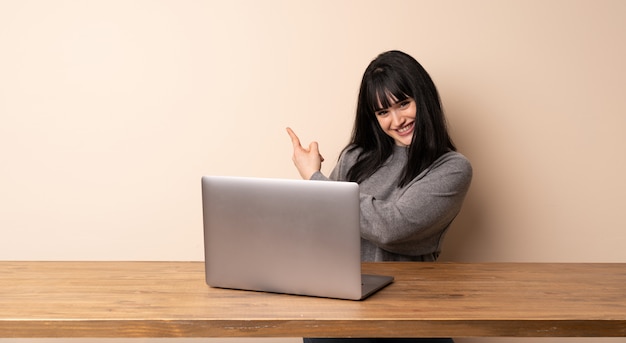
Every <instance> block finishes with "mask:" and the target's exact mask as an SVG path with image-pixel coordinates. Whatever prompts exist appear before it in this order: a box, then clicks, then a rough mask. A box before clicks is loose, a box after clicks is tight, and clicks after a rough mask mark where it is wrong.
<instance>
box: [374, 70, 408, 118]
mask: <svg viewBox="0 0 626 343" xmlns="http://www.w3.org/2000/svg"><path fill="white" fill-rule="evenodd" d="M403 81H404V80H403V79H402V78H401V77H400V75H398V74H397V73H393V72H392V71H391V70H390V69H389V68H378V69H376V70H375V71H374V73H372V77H371V79H370V82H369V85H368V87H367V99H366V101H367V105H368V107H369V109H370V110H371V111H372V112H377V111H380V110H383V109H385V108H389V107H391V106H392V105H393V104H395V103H397V102H400V101H403V100H405V99H407V98H409V97H410V95H409V93H410V92H409V88H408V87H406V85H405V82H403Z"/></svg>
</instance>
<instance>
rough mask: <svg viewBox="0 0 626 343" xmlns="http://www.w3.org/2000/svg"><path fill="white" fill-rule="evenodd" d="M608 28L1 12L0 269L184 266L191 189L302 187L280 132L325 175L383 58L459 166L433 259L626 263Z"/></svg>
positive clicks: (126, 11)
mask: <svg viewBox="0 0 626 343" xmlns="http://www.w3.org/2000/svg"><path fill="white" fill-rule="evenodd" d="M625 16H626V1H621V0H614V1H610V0H600V1H598V0H588V1H580V0H579V1H576V0H562V1H557V0H551V1H545V0H541V1H539V0H519V1H512V0H511V1H501V0H492V1H490V0H475V1H464V0H459V1H451V0H443V1H438V0H437V1H435V0H433V1H410V0H407V1H400V0H387V1H369V0H354V1H347V0H321V1H320V0H315V1H292V0H285V1H279V0H260V1H257V0H234V1H231V0H228V1H226V0H224V1H208V0H207V1H175V0H162V1H159V0H145V1H132V0H131V1H125V0H106V1H105V0H75V1H62V0H55V1H47V0H2V1H0V49H1V53H0V158H1V162H0V230H1V231H0V233H1V239H0V259H2V260H202V258H203V252H202V226H201V225H202V224H201V219H202V218H201V207H200V177H201V176H202V175H205V174H222V175H240V176H257V177H281V178H298V174H297V171H296V170H295V168H294V167H293V164H292V162H291V144H290V141H289V138H288V136H287V134H286V133H285V127H286V126H291V127H292V128H293V129H294V130H295V131H296V132H297V133H298V134H299V135H300V137H301V139H302V140H303V142H304V143H306V144H308V143H309V142H310V141H311V140H317V141H318V142H319V144H320V147H321V151H322V154H323V155H324V157H325V158H326V162H325V163H324V166H323V171H324V172H326V173H328V172H329V171H330V170H331V169H332V167H333V166H334V163H335V161H336V159H337V156H338V153H339V151H340V150H341V149H342V148H343V147H344V145H345V144H346V142H347V141H348V139H349V136H350V132H351V129H352V122H353V117H354V110H355V104H356V95H357V90H358V86H359V82H360V78H361V75H362V73H363V71H364V69H365V67H366V66H367V64H368V63H369V62H370V61H371V60H372V59H373V58H374V57H375V56H376V55H377V54H378V53H380V52H383V51H386V50H390V49H400V50H403V51H405V52H407V53H409V54H411V55H413V56H414V57H415V58H416V59H418V61H420V62H421V63H422V64H423V65H424V67H425V68H426V69H427V70H428V71H429V73H430V74H431V76H432V77H433V79H434V81H435V83H436V84H437V86H438V88H439V91H440V94H441V97H442V99H443V103H444V106H445V109H446V113H447V118H448V121H449V125H450V130H451V133H452V135H453V138H454V140H455V142H456V144H457V146H458V148H459V151H461V152H462V153H463V154H465V155H466V156H467V157H468V158H469V159H470V160H471V162H472V164H473V167H474V180H473V183H472V186H471V189H470V192H469V194H468V197H467V199H466V202H465V206H464V208H463V210H462V212H461V214H460V215H459V217H458V218H457V220H456V221H455V222H454V224H453V225H452V227H451V229H450V232H449V234H448V236H447V240H446V242H445V245H444V252H443V255H442V260H446V261H494V262H500V261H519V262H526V261H532V262H535V261H536V262H626V250H625V249H624V248H623V247H624V246H626V230H624V222H625V214H626V211H624V209H623V208H624V199H623V197H624V194H626V181H625V175H626V153H624V148H626V135H625V134H624V132H625V131H626V96H625V95H626V81H625V78H626V66H625V64H624V61H626V44H624V42H625V41H626V21H625V20H624V17H625ZM470 341H471V340H470ZM488 341H490V340H488ZM497 341H506V340H497ZM539 341H542V342H544V341H546V340H539ZM551 341H555V342H561V341H560V340H551ZM595 341H597V340H595ZM612 341H615V340H612ZM620 341H623V340H620Z"/></svg>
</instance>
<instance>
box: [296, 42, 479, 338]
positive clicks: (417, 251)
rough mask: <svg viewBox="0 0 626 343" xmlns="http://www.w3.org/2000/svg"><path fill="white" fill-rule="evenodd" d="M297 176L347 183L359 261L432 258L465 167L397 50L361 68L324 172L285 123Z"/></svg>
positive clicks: (416, 67) (465, 181)
mask: <svg viewBox="0 0 626 343" xmlns="http://www.w3.org/2000/svg"><path fill="white" fill-rule="evenodd" d="M287 132H288V133H289V135H290V137H291V141H292V144H293V162H294V164H295V166H296V168H297V169H298V171H299V173H300V175H301V176H302V178H304V179H307V180H308V179H311V180H336V181H354V182H357V183H358V184H359V189H360V193H361V196H360V197H361V259H362V260H363V261H436V260H437V258H438V257H439V254H440V252H441V245H442V242H443V238H444V235H445V233H446V230H447V229H448V227H449V226H450V224H451V223H452V221H453V219H454V218H455V217H456V215H457V214H458V213H459V211H460V210H461V205H462V203H463V200H464V198H465V195H466V193H467V191H468V188H469V186H470V182H471V179H472V167H471V165H470V163H469V161H468V160H467V159H466V158H465V157H464V156H463V155H461V154H460V153H458V152H456V148H455V146H454V144H453V143H452V140H451V138H450V136H449V135H448V131H447V127H446V121H445V117H444V113H443V110H442V106H441V102H440V99H439V94H438V92H437V89H436V87H435V84H434V83H433V81H432V79H431V78H430V76H429V75H428V73H427V72H426V70H424V68H423V67H422V66H421V65H420V64H419V63H418V62H417V61H416V60H415V59H414V58H413V57H411V56H409V55H407V54H405V53H403V52H400V51H388V52H385V53H382V54H380V55H379V56H378V57H376V59H374V60H373V61H372V62H371V63H370V65H369V66H368V67H367V69H366V70H365V73H364V75H363V80H362V82H361V87H360V91H359V97H358V103H357V110H356V119H355V123H354V129H353V132H352V138H351V141H350V143H349V144H348V145H347V146H346V147H345V148H344V150H343V151H342V153H341V155H340V157H339V161H338V163H337V165H336V166H335V168H334V169H333V171H332V172H331V174H330V177H326V176H324V175H323V174H322V173H321V172H320V169H321V165H322V162H323V160H324V159H323V158H322V156H321V155H320V153H319V148H318V144H317V142H312V143H311V144H310V145H309V147H308V148H304V147H302V145H301V143H300V140H299V138H298V136H297V135H296V134H295V133H294V132H293V130H291V129H290V128H287ZM304 340H305V342H318V340H319V341H320V342H452V340H451V339H402V340H393V339H386V340H377V339H360V340H359V339H357V340H349V339H326V340H323V339H311V338H305V339H304Z"/></svg>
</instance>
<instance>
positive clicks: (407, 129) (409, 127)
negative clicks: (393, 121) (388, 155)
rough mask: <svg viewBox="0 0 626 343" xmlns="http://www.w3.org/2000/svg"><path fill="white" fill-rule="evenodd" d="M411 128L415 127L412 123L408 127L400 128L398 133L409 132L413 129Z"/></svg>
mask: <svg viewBox="0 0 626 343" xmlns="http://www.w3.org/2000/svg"><path fill="white" fill-rule="evenodd" d="M411 126H413V125H412V123H411V124H409V125H407V126H405V127H402V128H399V129H398V132H407V131H409V129H411Z"/></svg>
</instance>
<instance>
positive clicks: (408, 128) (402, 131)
mask: <svg viewBox="0 0 626 343" xmlns="http://www.w3.org/2000/svg"><path fill="white" fill-rule="evenodd" d="M414 126H415V122H411V123H409V124H408V125H405V126H403V127H401V128H399V129H397V130H396V132H398V134H399V135H400V136H407V135H410V134H412V133H413V127H414Z"/></svg>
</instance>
